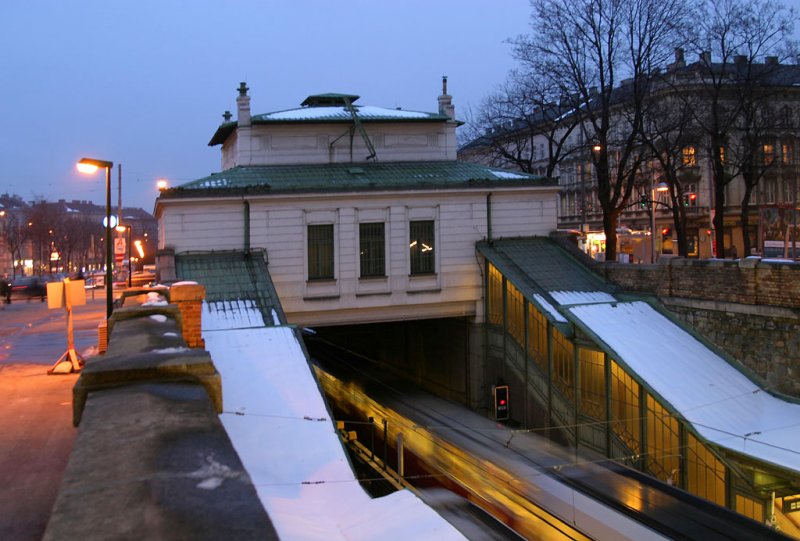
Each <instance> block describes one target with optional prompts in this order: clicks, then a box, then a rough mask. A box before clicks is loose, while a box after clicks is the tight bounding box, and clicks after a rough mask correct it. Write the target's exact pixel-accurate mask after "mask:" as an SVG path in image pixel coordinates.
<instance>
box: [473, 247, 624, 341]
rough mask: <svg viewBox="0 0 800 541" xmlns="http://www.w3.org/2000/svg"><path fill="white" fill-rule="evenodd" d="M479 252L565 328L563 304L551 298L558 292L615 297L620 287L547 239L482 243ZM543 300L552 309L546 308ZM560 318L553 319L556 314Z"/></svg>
mask: <svg viewBox="0 0 800 541" xmlns="http://www.w3.org/2000/svg"><path fill="white" fill-rule="evenodd" d="M476 248H477V250H478V252H479V253H480V254H481V255H483V256H484V257H486V259H488V260H489V262H491V263H492V265H494V266H495V267H497V268H498V269H499V270H500V272H501V273H502V274H503V275H504V276H505V277H506V278H508V279H509V280H511V282H513V283H514V285H515V286H516V287H517V289H519V291H520V292H521V293H522V294H523V295H525V297H526V298H528V299H529V300H531V301H532V302H533V303H534V304H537V305H539V308H540V309H541V311H542V313H543V314H545V316H546V317H548V319H550V320H551V321H552V322H553V323H555V324H558V325H559V327H561V330H562V332H564V331H567V332H568V331H569V327H568V326H563V327H562V324H564V323H565V322H566V321H567V318H565V317H564V315H565V314H564V313H563V312H561V311H560V310H558V308H557V307H558V306H559V305H560V303H558V302H557V301H556V299H554V298H553V296H552V295H550V293H551V292H555V291H588V292H602V293H609V294H611V293H613V292H615V291H616V287H615V286H613V285H609V284H607V283H606V282H604V281H603V279H602V278H601V277H600V276H598V275H596V274H594V273H593V272H591V271H590V270H589V269H587V268H586V267H585V266H584V265H583V264H581V263H580V262H579V261H578V260H577V259H575V257H573V256H572V255H570V254H569V253H567V252H566V251H565V250H564V249H563V248H562V247H561V246H559V245H558V244H556V242H554V241H553V240H552V239H550V238H547V237H525V238H513V239H497V240H494V241H492V242H486V241H482V242H479V243H478V244H477V245H476ZM540 299H544V301H545V302H546V303H547V304H548V305H543V303H542V302H541V300H540ZM554 311H555V312H559V313H560V314H561V316H560V317H555V318H554V317H553V314H554V313H555V312H554Z"/></svg>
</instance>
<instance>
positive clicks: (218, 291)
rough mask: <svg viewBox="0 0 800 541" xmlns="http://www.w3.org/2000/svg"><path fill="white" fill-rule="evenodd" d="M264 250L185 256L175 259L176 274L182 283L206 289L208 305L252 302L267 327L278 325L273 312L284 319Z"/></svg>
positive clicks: (188, 254)
mask: <svg viewBox="0 0 800 541" xmlns="http://www.w3.org/2000/svg"><path fill="white" fill-rule="evenodd" d="M265 257H266V256H265V253H264V251H263V250H252V251H250V252H248V253H245V252H239V251H230V252H185V253H182V254H176V255H175V272H176V274H177V275H178V277H179V278H180V279H181V280H192V281H195V282H197V283H199V284H202V285H203V286H204V287H205V288H206V300H207V301H208V302H219V301H237V300H252V301H254V302H255V304H256V306H258V309H259V310H260V311H261V315H262V316H263V318H264V323H265V324H266V325H272V324H274V319H273V316H272V311H273V310H275V312H276V313H277V314H278V316H279V317H280V319H281V321H285V320H286V318H285V316H284V315H283V309H282V308H281V303H280V299H278V294H277V292H276V291H275V286H274V285H273V283H272V278H271V277H270V275H269V271H268V270H267V263H266V261H265Z"/></svg>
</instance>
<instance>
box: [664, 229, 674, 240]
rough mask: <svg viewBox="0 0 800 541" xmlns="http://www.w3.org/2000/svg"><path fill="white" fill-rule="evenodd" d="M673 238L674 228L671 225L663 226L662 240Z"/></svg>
mask: <svg viewBox="0 0 800 541" xmlns="http://www.w3.org/2000/svg"><path fill="white" fill-rule="evenodd" d="M670 238H672V229H670V228H669V227H662V228H661V240H668V239H670Z"/></svg>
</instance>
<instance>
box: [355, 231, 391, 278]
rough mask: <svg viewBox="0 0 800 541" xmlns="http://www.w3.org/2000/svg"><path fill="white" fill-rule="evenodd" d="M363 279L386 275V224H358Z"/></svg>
mask: <svg viewBox="0 0 800 541" xmlns="http://www.w3.org/2000/svg"><path fill="white" fill-rule="evenodd" d="M358 244H359V262H360V263H361V277H362V278H364V277H371V276H385V275H386V247H385V244H386V237H385V234H384V223H383V222H374V223H362V224H358Z"/></svg>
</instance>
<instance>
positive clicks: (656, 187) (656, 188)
mask: <svg viewBox="0 0 800 541" xmlns="http://www.w3.org/2000/svg"><path fill="white" fill-rule="evenodd" d="M668 191H669V184H667V183H666V182H664V181H663V180H662V181H661V182H659V183H658V184H656V183H655V182H653V186H652V187H651V188H650V263H655V262H656V192H660V193H664V192H668Z"/></svg>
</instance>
